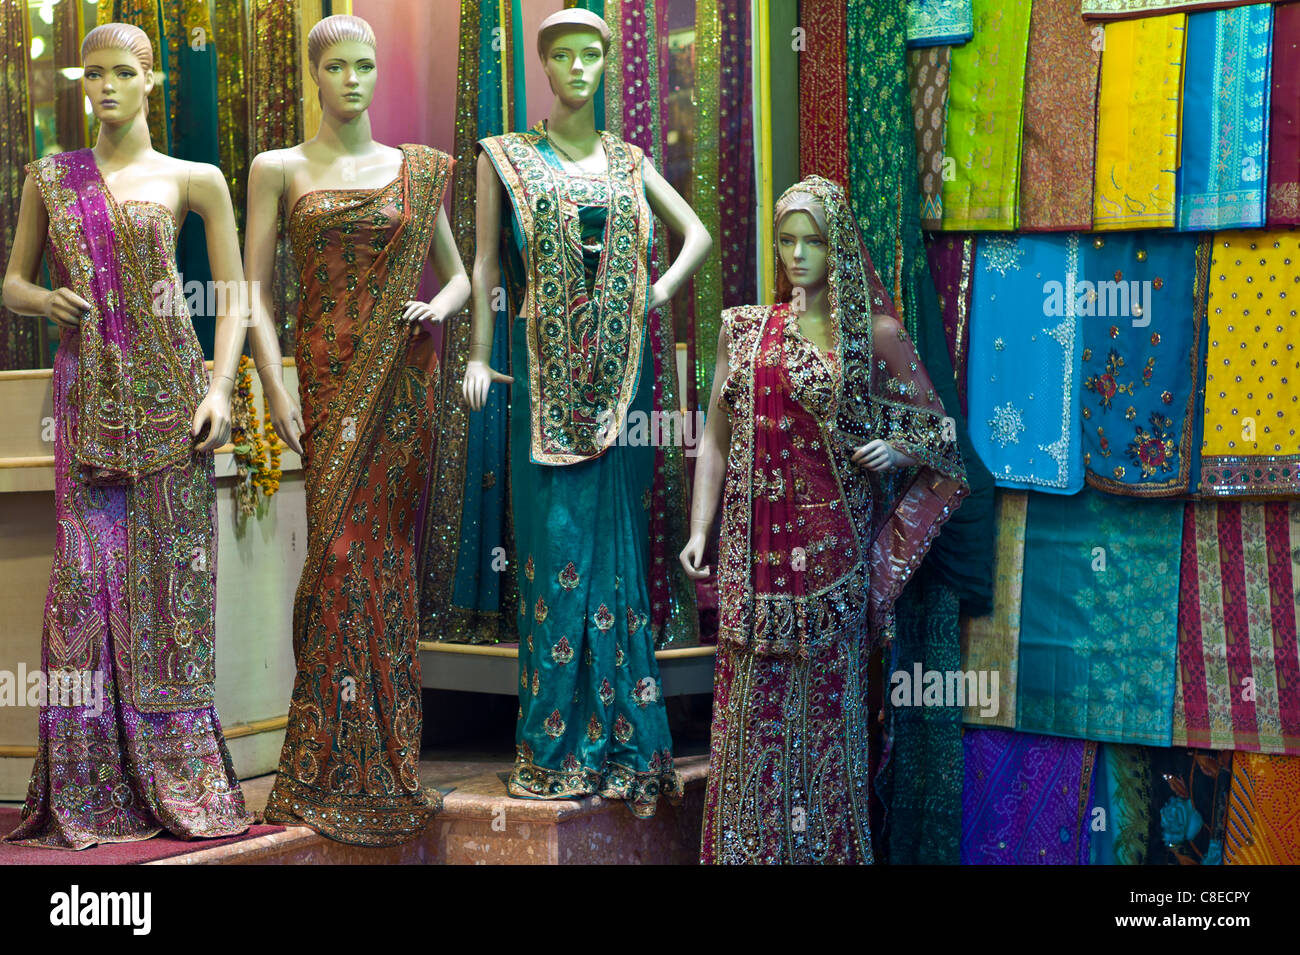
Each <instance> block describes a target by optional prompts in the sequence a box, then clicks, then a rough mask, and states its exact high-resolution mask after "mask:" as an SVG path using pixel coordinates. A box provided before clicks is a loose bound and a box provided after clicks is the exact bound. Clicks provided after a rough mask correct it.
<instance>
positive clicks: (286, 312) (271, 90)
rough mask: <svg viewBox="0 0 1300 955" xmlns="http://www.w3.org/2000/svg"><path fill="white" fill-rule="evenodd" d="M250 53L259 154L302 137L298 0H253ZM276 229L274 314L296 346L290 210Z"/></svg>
mask: <svg viewBox="0 0 1300 955" xmlns="http://www.w3.org/2000/svg"><path fill="white" fill-rule="evenodd" d="M249 14H250V22H251V24H252V26H251V28H250V39H249V44H250V50H249V57H248V64H249V65H248V87H247V88H248V90H249V94H248V95H249V104H248V111H249V143H248V152H249V153H250V154H252V155H254V156H256V155H257V154H258V153H262V152H266V151H267V150H268V149H284V148H287V147H289V146H293V145H295V144H297V143H299V142H301V141H302V95H303V91H302V71H301V69H300V67H301V61H300V59H299V34H300V31H301V29H302V26H301V10H300V4H299V2H298V0H251V2H250V6H249ZM287 213H288V210H287V209H282V210H281V219H280V223H279V226H278V227H277V229H276V235H277V236H279V237H280V238H279V239H278V241H277V242H276V247H275V269H274V272H273V273H272V275H273V278H272V283H273V287H272V290H271V299H272V313H273V314H274V315H275V316H276V327H277V330H278V332H279V337H280V349H281V351H284V352H286V353H287V352H289V351H291V350H292V349H293V342H294V336H295V329H294V316H295V315H296V314H297V312H298V274H297V269H295V268H294V264H293V260H292V252H291V251H290V248H289V240H288V238H287V234H288V231H289V230H288V228H287V227H286V222H285V215H286V214H287Z"/></svg>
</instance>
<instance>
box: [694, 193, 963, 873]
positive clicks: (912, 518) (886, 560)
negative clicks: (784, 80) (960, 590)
mask: <svg viewBox="0 0 1300 955" xmlns="http://www.w3.org/2000/svg"><path fill="white" fill-rule="evenodd" d="M794 196H800V197H802V201H803V202H804V203H807V202H808V201H809V197H811V200H813V201H816V202H817V203H820V205H821V206H822V208H823V209H824V210H825V214H826V223H827V231H828V235H827V237H826V238H827V241H828V259H827V281H828V291H829V296H830V308H831V314H832V316H833V318H834V319H837V320H834V321H833V322H832V326H831V333H832V339H831V349H830V351H829V352H828V353H823V352H822V351H821V349H820V348H818V347H817V345H815V344H813V342H812V341H810V340H809V339H808V338H807V337H806V336H805V335H804V334H803V333H802V332H801V331H800V328H799V323H798V317H797V315H796V314H795V312H794V311H793V310H792V309H791V307H790V304H789V298H790V294H789V291H790V290H789V286H788V285H786V286H785V287H784V288H778V298H781V299H784V301H782V302H781V304H778V305H775V306H746V307H742V308H736V309H729V310H728V311H726V312H724V313H723V322H724V324H725V327H726V330H727V340H728V342H729V355H730V371H729V374H728V376H727V379H726V382H725V383H724V385H723V388H722V391H721V404H722V406H723V410H724V412H725V413H726V414H728V416H729V417H730V419H731V428H732V436H731V446H730V451H729V454H728V459H727V473H726V484H725V488H724V492H723V502H722V512H723V513H722V535H721V541H720V546H719V560H718V585H719V598H720V626H719V641H718V651H717V668H716V675H715V679H714V703H713V730H712V746H711V753H710V761H709V782H708V790H707V795H706V801H705V817H704V832H703V841H702V846H701V854H700V855H701V861H703V862H705V863H752V862H767V863H825V862H843V863H848V862H861V863H867V862H871V861H872V847H871V832H870V829H869V823H868V802H869V796H870V787H869V767H870V763H869V759H868V729H869V721H870V719H871V714H870V713H869V712H868V706H867V680H868V660H869V657H870V655H871V652H872V650H873V648H874V647H875V646H876V645H877V641H879V640H880V639H882V638H885V637H886V636H887V635H888V634H889V632H890V630H891V626H892V608H893V604H894V600H895V599H896V598H897V596H898V594H899V592H900V591H901V590H902V588H903V585H904V583H906V581H907V579H908V577H909V576H910V575H911V573H912V571H913V570H915V568H916V567H917V566H918V565H919V563H920V561H921V559H922V557H924V555H925V553H926V551H927V550H928V548H929V546H930V542H931V541H932V540H933V538H934V537H935V535H936V534H937V533H938V531H939V529H940V527H941V526H942V524H943V522H944V521H945V520H947V518H948V516H949V515H950V514H951V513H952V510H953V508H954V507H956V505H957V503H958V502H959V500H960V499H961V497H962V496H963V495H964V494H965V493H966V484H965V471H964V469H963V466H962V462H961V457H960V454H959V452H958V450H957V446H956V442H955V440H954V439H951V438H955V432H953V431H952V430H951V429H947V428H945V427H944V412H943V406H942V405H941V404H940V402H939V399H938V397H937V396H936V395H935V393H934V390H933V388H932V387H931V383H930V379H929V377H928V376H927V375H926V372H925V369H924V367H922V365H921V362H920V359H919V358H918V357H917V354H916V349H915V348H914V346H913V344H912V342H911V340H910V339H909V338H908V336H907V333H906V331H905V330H904V329H903V327H902V326H901V325H900V324H899V322H898V320H897V319H896V318H895V317H894V312H893V306H892V304H891V303H890V301H889V299H888V297H887V296H886V294H885V292H884V289H883V287H882V286H881V284H880V280H879V278H878V277H877V276H876V273H875V270H874V269H873V268H872V266H871V260H870V258H869V256H868V255H867V252H866V250H865V248H864V247H863V245H862V241H861V237H860V235H859V233H858V229H857V225H856V223H855V222H854V220H853V217H852V213H851V212H850V211H849V208H848V206H847V203H846V201H845V198H844V193H843V190H842V189H841V188H840V187H839V186H838V185H837V184H835V183H832V182H830V181H828V180H825V179H821V178H820V177H815V176H814V177H810V178H809V179H806V180H804V181H803V182H801V183H799V184H797V185H795V186H793V187H791V189H790V190H788V191H787V193H786V194H785V196H783V197H782V201H781V203H779V204H778V206H777V222H778V224H779V223H780V220H781V218H782V217H783V215H784V214H785V213H786V212H788V211H791V210H790V207H789V201H790V199H791V197H794ZM804 207H805V208H806V205H805V206H804ZM777 269H778V274H782V273H780V270H781V264H780V261H779V260H778V262H777ZM782 277H784V276H783V274H782ZM782 293H784V294H782ZM877 437H879V438H884V439H885V440H887V441H889V442H890V443H891V444H892V445H893V446H894V447H895V448H896V449H898V450H899V451H902V452H904V453H906V454H908V455H910V456H911V457H912V458H914V459H915V460H916V461H917V462H918V465H917V466H916V467H911V468H906V469H903V470H898V471H892V472H887V473H886V475H885V477H884V478H883V479H881V478H879V477H877V476H876V475H874V474H872V473H870V472H867V471H865V470H863V469H861V468H859V467H858V466H856V465H854V464H852V463H851V462H850V457H851V456H852V454H853V450H854V448H855V447H859V446H861V445H863V444H865V443H867V442H868V441H869V440H871V439H873V438H877Z"/></svg>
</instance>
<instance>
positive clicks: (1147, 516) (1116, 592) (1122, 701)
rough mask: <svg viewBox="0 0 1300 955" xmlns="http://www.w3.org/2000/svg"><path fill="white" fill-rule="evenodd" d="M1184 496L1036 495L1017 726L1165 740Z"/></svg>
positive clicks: (1029, 524)
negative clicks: (1140, 498)
mask: <svg viewBox="0 0 1300 955" xmlns="http://www.w3.org/2000/svg"><path fill="white" fill-rule="evenodd" d="M1182 532H1183V504H1182V502H1181V501H1134V500H1131V499H1129V498H1123V497H1116V496H1113V495H1109V494H1102V493H1101V492H1099V491H1094V490H1092V489H1091V488H1088V489H1085V490H1084V491H1083V493H1081V494H1078V495H1076V496H1074V497H1065V496H1062V495H1059V494H1031V495H1030V496H1029V509H1028V514H1027V517H1026V523H1025V571H1024V590H1023V597H1022V604H1021V606H1022V610H1021V617H1020V648H1019V654H1020V655H1019V669H1018V672H1017V674H1016V701H1017V703H1016V729H1017V730H1019V731H1022V732H1027V733H1048V734H1051V735H1054V736H1073V737H1079V738H1082V739H1089V740H1097V741H1104V742H1115V743H1140V744H1143V745H1147V746H1168V745H1170V742H1171V740H1172V739H1173V714H1174V685H1175V680H1176V675H1177V663H1176V656H1177V639H1178V579H1179V567H1180V563H1181V554H1182Z"/></svg>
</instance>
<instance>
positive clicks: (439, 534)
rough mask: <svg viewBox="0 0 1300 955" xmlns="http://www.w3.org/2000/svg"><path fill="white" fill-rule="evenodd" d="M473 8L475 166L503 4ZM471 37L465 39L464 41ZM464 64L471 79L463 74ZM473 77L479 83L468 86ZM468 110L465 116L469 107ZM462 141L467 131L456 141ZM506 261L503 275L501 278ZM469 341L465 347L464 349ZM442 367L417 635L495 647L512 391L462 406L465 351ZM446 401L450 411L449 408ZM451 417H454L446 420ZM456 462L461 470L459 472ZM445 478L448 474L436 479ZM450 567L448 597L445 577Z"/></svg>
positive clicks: (503, 569) (505, 347)
mask: <svg viewBox="0 0 1300 955" xmlns="http://www.w3.org/2000/svg"><path fill="white" fill-rule="evenodd" d="M474 6H476V7H477V18H478V20H477V24H474V23H473V21H470V22H469V26H471V27H473V26H477V30H476V31H475V33H474V37H475V38H476V39H475V40H474V41H473V42H472V43H471V46H472V47H473V48H472V49H470V48H468V47H467V48H466V49H463V50H462V51H461V57H462V60H463V61H464V60H465V58H467V57H473V58H475V62H462V90H461V94H462V96H469V97H473V100H472V104H471V102H470V101H468V100H467V101H465V102H463V103H462V104H461V108H460V109H459V110H458V112H462V113H464V114H465V115H463V116H459V117H458V121H459V122H461V123H469V124H472V125H473V129H472V130H467V131H466V132H467V133H471V134H472V136H473V138H472V139H468V145H467V146H466V149H465V152H467V153H469V155H461V156H459V157H458V162H460V163H469V164H471V168H472V162H473V155H472V153H473V143H474V142H476V141H477V140H478V139H482V138H483V137H486V136H497V135H500V134H501V133H502V132H504V131H505V130H504V125H505V124H504V122H503V117H504V112H503V106H502V84H503V82H504V77H503V75H502V68H501V63H502V51H501V50H499V49H495V48H494V43H495V42H496V41H497V38H498V37H499V36H500V33H499V32H498V28H499V27H500V26H501V24H500V6H499V5H498V4H496V3H483V4H475V5H474ZM474 15H475V13H474V11H473V10H466V11H463V14H462V20H464V18H465V17H466V16H469V17H472V16H474ZM467 39H468V38H467ZM466 66H468V67H469V68H471V69H472V70H473V71H474V72H475V76H474V77H469V76H466V75H464V69H465V67H466ZM471 79H474V80H476V83H475V85H474V86H473V87H471V86H470V81H471ZM471 108H472V112H471ZM460 138H468V137H464V136H462V137H460ZM472 176H473V174H472V172H471V173H469V175H468V177H467V178H466V179H464V180H458V181H457V186H456V188H457V190H458V192H460V191H465V192H468V193H470V194H469V195H458V196H457V197H456V199H455V202H456V205H457V218H458V219H463V220H465V221H464V222H463V223H459V224H460V225H461V227H462V228H463V230H464V232H465V248H464V249H463V250H462V252H463V253H467V254H468V256H469V257H470V258H472V257H473V228H474V227H473V202H472V189H473V178H472ZM505 264H506V263H503V271H502V281H503V284H504V282H505V280H506V279H507V275H506V272H505V268H504V266H505ZM499 304H500V307H499V308H498V309H497V310H496V315H495V319H494V321H495V331H494V334H493V338H492V356H491V364H492V367H493V368H497V369H508V368H509V365H510V326H509V318H508V303H507V302H505V301H502V302H500V303H499ZM469 320H470V319H469V315H468V314H467V313H466V314H464V315H461V316H458V317H457V318H456V319H455V321H457V322H464V323H465V324H464V326H463V327H461V328H455V329H453V328H448V329H446V330H445V331H444V334H445V335H448V336H453V339H452V340H453V341H455V342H459V340H460V338H464V339H465V342H466V343H467V342H468V331H469V329H468V325H469ZM454 347H455V346H454V345H449V346H447V350H448V352H450V350H451V349H452V348H454ZM467 347H468V346H467V344H466V348H467ZM444 365H445V366H446V367H447V369H448V371H447V372H446V373H444V381H443V399H442V400H443V404H444V408H443V409H442V411H441V412H440V423H439V447H438V464H437V468H438V471H439V474H440V480H439V482H438V483H439V484H445V482H446V481H450V482H453V483H452V486H453V487H454V488H455V490H454V491H452V492H450V493H449V494H447V495H446V496H445V499H441V500H440V499H437V497H435V499H434V500H431V501H430V502H429V505H428V506H429V508H430V511H431V515H430V533H429V534H428V535H427V540H428V550H427V554H426V557H425V560H424V564H423V566H424V568H425V580H424V582H423V588H422V589H423V596H422V600H421V611H420V633H421V635H422V636H423V637H424V638H425V639H428V640H445V641H448V642H455V643H496V642H498V641H500V640H502V639H507V640H508V639H513V638H514V636H515V629H514V623H513V620H514V617H513V614H511V613H503V610H502V608H503V604H504V603H505V602H506V601H507V600H508V599H510V597H511V595H512V594H513V592H514V583H515V579H516V575H515V573H513V571H514V568H512V567H509V566H508V565H507V563H506V561H507V560H508V557H507V555H508V554H509V553H510V552H511V548H510V546H509V541H508V534H507V531H508V528H507V524H508V517H507V505H508V501H507V498H506V494H507V488H508V486H509V476H508V475H509V470H508V467H509V462H508V446H507V433H508V429H509V421H508V407H509V392H508V390H507V389H506V388H504V387H494V388H491V389H489V390H488V396H487V401H486V403H485V404H484V406H483V408H482V409H481V410H480V411H477V412H474V413H468V412H467V411H466V409H465V408H464V407H463V404H462V398H461V394H460V379H461V378H462V377H463V376H464V357H461V358H460V360H459V361H455V360H454V356H453V355H451V354H447V355H446V357H445V358H444ZM449 406H450V407H449ZM452 416H457V417H458V418H459V419H461V420H456V421H453V420H451V417H452ZM461 466H463V468H464V471H463V475H462V476H459V477H458V476H457V474H456V469H458V468H459V467H461ZM444 474H445V475H446V477H445V478H443V477H442V475H444ZM449 572H450V573H451V578H452V579H451V586H450V593H449V594H448V592H447V590H448V588H447V583H446V580H445V577H446V575H447V574H448V573H449Z"/></svg>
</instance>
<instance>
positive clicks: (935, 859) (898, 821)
mask: <svg viewBox="0 0 1300 955" xmlns="http://www.w3.org/2000/svg"><path fill="white" fill-rule="evenodd" d="M895 607H896V613H897V616H896V625H897V631H896V634H895V637H894V652H895V654H896V656H895V659H894V661H893V666H892V668H891V670H892V673H901V674H903V675H904V676H906V677H907V679H908V681H909V682H910V681H912V680H914V679H915V677H914V674H915V672H916V671H915V668H916V667H918V666H919V667H920V669H921V672H922V673H926V672H931V671H937V672H940V673H946V672H951V671H954V670H958V669H960V667H961V649H960V638H961V622H960V616H959V613H958V604H957V596H956V591H955V590H954V589H953V588H952V587H951V586H949V585H948V584H947V583H946V582H944V581H943V579H942V578H941V577H939V576H938V575H936V574H935V573H934V571H933V569H932V568H931V567H929V566H923V567H922V569H921V571H920V572H918V573H917V575H916V576H915V577H914V578H913V579H912V580H911V581H909V582H908V585H907V587H906V588H905V589H904V591H903V593H902V595H900V598H899V600H898V602H897V604H896V605H895ZM900 685H901V684H900ZM892 687H893V684H892V683H887V684H886V688H885V699H886V707H887V712H888V714H889V727H888V729H887V732H888V733H889V735H890V737H891V739H890V743H889V751H888V752H887V753H886V756H885V760H886V767H887V773H886V779H887V785H886V787H885V789H884V790H883V792H882V799H883V800H884V802H885V805H886V807H887V810H886V814H885V833H886V835H885V839H886V846H887V851H888V858H889V862H890V864H892V865H957V864H959V863H960V862H961V810H962V807H961V796H962V783H963V779H964V774H963V753H962V742H961V720H962V708H961V707H960V706H915V705H912V702H914V701H912V700H911V693H910V692H909V693H907V694H905V696H906V697H907V702H905V703H904V704H903V705H898V706H895V705H893V701H892V696H893V694H892V693H891V692H890V691H891V688H892Z"/></svg>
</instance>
